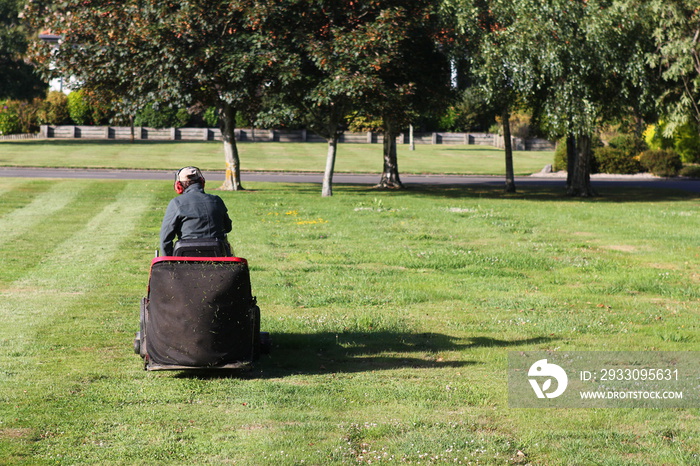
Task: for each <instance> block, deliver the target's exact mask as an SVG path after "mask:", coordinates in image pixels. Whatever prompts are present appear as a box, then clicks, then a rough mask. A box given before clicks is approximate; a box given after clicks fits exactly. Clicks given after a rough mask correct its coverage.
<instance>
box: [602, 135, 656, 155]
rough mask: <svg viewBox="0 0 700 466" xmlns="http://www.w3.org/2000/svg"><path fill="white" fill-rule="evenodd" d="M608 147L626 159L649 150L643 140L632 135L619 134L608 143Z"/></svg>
mask: <svg viewBox="0 0 700 466" xmlns="http://www.w3.org/2000/svg"><path fill="white" fill-rule="evenodd" d="M608 145H609V146H610V147H613V148H615V149H619V150H621V151H622V152H624V153H625V154H626V155H627V156H628V157H638V156H639V154H641V153H642V152H644V151H645V150H647V149H649V147H648V146H647V144H646V142H645V141H644V139H642V138H640V137H638V136H636V135H634V134H619V135H617V136H615V137H614V138H612V139H611V140H610V141H608Z"/></svg>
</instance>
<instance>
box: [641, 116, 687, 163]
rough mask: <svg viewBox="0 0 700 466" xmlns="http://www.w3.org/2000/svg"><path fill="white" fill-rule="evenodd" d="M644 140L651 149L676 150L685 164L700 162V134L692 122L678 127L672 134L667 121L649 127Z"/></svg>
mask: <svg viewBox="0 0 700 466" xmlns="http://www.w3.org/2000/svg"><path fill="white" fill-rule="evenodd" d="M644 140H645V141H646V143H647V144H648V146H649V148H650V149H674V150H675V151H676V152H677V153H678V154H679V155H680V157H681V160H682V161H683V162H684V163H695V162H700V133H699V132H698V126H697V125H695V124H694V123H692V122H688V123H685V124H682V125H676V126H675V128H674V129H673V130H672V131H670V134H669V125H668V123H667V122H665V121H661V122H659V123H658V124H656V125H649V126H648V127H647V129H646V130H645V131H644Z"/></svg>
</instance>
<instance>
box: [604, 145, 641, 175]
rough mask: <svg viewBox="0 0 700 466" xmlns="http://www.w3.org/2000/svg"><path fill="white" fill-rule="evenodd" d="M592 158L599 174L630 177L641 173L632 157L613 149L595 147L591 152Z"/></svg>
mask: <svg viewBox="0 0 700 466" xmlns="http://www.w3.org/2000/svg"><path fill="white" fill-rule="evenodd" d="M593 158H594V159H595V166H596V167H597V168H598V172H599V173H616V174H623V175H624V174H627V175H632V174H635V173H639V172H640V171H642V166H641V164H640V163H639V161H638V160H637V159H636V158H635V157H634V156H631V155H630V154H629V153H628V152H626V151H624V150H622V149H617V148H615V147H597V148H596V149H594V150H593Z"/></svg>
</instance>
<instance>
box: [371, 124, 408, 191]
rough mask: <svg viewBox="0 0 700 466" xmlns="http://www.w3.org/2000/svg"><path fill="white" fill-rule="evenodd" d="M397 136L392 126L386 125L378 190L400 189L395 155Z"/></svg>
mask: <svg viewBox="0 0 700 466" xmlns="http://www.w3.org/2000/svg"><path fill="white" fill-rule="evenodd" d="M397 137H398V134H397V133H396V131H395V130H394V128H393V127H392V125H386V127H385V130H384V144H383V146H384V147H383V152H384V167H383V170H382V178H381V180H380V181H379V184H378V185H377V187H378V188H393V189H402V188H403V184H402V183H401V179H400V178H399V163H398V157H397V155H396V138H397Z"/></svg>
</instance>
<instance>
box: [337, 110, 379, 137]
mask: <svg viewBox="0 0 700 466" xmlns="http://www.w3.org/2000/svg"><path fill="white" fill-rule="evenodd" d="M346 120H347V123H348V130H350V131H353V132H356V133H360V132H366V131H381V129H382V125H383V122H382V119H381V118H377V117H373V116H369V115H366V114H364V113H361V112H352V113H351V114H350V115H348V116H347V117H346Z"/></svg>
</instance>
